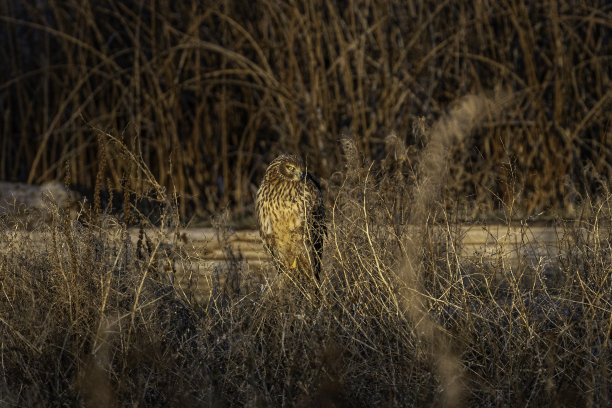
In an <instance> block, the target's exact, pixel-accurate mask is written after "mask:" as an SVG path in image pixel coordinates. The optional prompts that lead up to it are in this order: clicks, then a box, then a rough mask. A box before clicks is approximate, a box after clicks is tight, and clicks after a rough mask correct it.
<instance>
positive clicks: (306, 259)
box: [255, 154, 326, 280]
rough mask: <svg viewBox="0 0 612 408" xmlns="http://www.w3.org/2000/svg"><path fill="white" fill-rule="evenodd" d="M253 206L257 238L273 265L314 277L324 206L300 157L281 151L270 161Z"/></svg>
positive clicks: (316, 268) (317, 270)
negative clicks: (274, 263) (256, 224)
mask: <svg viewBox="0 0 612 408" xmlns="http://www.w3.org/2000/svg"><path fill="white" fill-rule="evenodd" d="M255 205H256V212H257V221H258V224H259V233H260V235H261V239H262V241H263V243H264V246H265V247H266V249H267V250H268V252H270V254H271V255H272V257H273V258H274V260H275V262H276V264H277V266H278V267H279V268H281V269H284V270H285V271H296V270H297V271H298V272H299V273H301V274H306V275H308V276H314V277H315V278H316V279H317V280H318V279H319V274H320V271H321V251H322V247H323V236H324V235H325V232H326V228H325V223H324V218H325V206H324V204H323V195H322V193H321V187H320V185H319V183H318V182H317V181H316V179H315V178H314V177H313V176H312V175H311V174H310V173H309V172H308V171H306V167H305V166H304V162H303V161H302V159H301V158H300V157H298V156H294V155H287V154H283V155H280V156H279V157H277V158H276V159H274V160H273V161H272V162H271V163H270V165H269V166H268V168H267V169H266V173H265V175H264V178H263V181H262V183H261V186H260V187H259V189H258V190H257V196H256V198H255Z"/></svg>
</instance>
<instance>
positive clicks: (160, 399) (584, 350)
mask: <svg viewBox="0 0 612 408" xmlns="http://www.w3.org/2000/svg"><path fill="white" fill-rule="evenodd" d="M494 102H495V101H494V100H488V99H486V98H485V99H481V100H478V99H476V100H475V99H471V98H468V99H465V100H463V101H462V102H461V103H459V104H458V107H457V109H456V110H454V111H453V112H452V113H451V115H450V116H449V117H448V118H444V119H442V121H441V123H454V120H455V119H457V117H456V115H466V112H469V109H466V106H470V104H471V103H485V105H486V104H490V103H494ZM475 118H477V116H476V117H473V118H472V119H475ZM470 122H471V121H470V120H469V119H466V120H465V121H464V122H463V123H470ZM469 127H470V126H468V128H469ZM433 129H438V130H440V131H442V130H443V129H445V127H444V126H437V125H436V126H434V127H433ZM455 129H456V128H455ZM443 134H444V135H446V138H444V137H442V135H443ZM451 136H461V132H458V133H454V134H452V133H451V134H448V133H441V134H440V136H439V137H438V140H439V141H440V142H441V143H440V144H437V147H435V146H436V145H428V146H425V151H427V152H429V153H430V154H428V155H426V156H425V157H429V158H432V159H433V160H440V161H441V162H440V163H433V162H430V163H429V164H430V166H431V167H432V168H435V167H437V166H440V165H442V166H443V163H444V161H445V159H446V156H447V155H448V151H446V153H444V146H445V145H447V144H448V143H450V142H452V141H453V138H452V137H451ZM428 139H431V140H435V139H436V137H434V136H433V135H432V136H431V137H429V136H428ZM388 143H397V139H396V138H395V137H389V140H388ZM343 147H344V148H343V151H344V153H343V154H344V155H345V157H346V159H345V168H344V170H343V171H341V172H338V173H337V174H336V175H335V178H334V180H332V183H331V184H332V186H331V187H330V188H331V191H330V194H331V196H332V201H333V203H334V204H333V206H332V208H330V213H331V215H330V220H329V234H328V237H327V240H326V245H325V252H324V257H323V261H324V270H323V273H322V279H321V282H320V283H318V284H317V287H312V286H309V287H302V286H300V285H301V284H300V283H299V282H295V281H291V280H287V276H288V275H285V274H284V273H283V272H281V273H280V274H277V273H276V271H275V269H274V267H272V266H270V268H269V270H267V271H264V275H263V276H262V278H261V279H259V280H257V279H255V280H254V278H253V276H251V275H250V274H249V273H248V270H249V269H248V265H246V264H245V263H244V261H242V260H241V259H240V255H239V254H234V253H231V251H230V250H229V249H228V254H227V255H228V257H227V258H228V261H227V264H226V265H225V266H224V267H223V268H222V269H218V270H216V271H209V273H212V275H213V276H215V277H217V278H218V277H219V275H220V274H223V275H224V279H214V280H213V287H212V290H211V292H210V294H209V297H208V299H207V301H205V302H196V301H195V300H194V296H193V292H192V291H190V290H189V287H188V286H185V285H183V286H179V285H177V284H176V283H175V282H176V272H175V270H174V268H173V265H177V264H181V265H182V266H183V267H185V268H188V266H189V263H190V262H191V260H190V259H189V258H188V256H186V254H185V253H184V252H182V251H181V250H180V245H175V244H172V243H170V244H167V243H166V244H165V245H164V246H161V245H157V244H155V242H156V240H153V239H149V237H147V236H145V235H144V234H143V235H142V236H141V238H140V239H139V240H138V242H136V243H135V244H133V243H132V241H130V240H129V239H128V233H127V223H126V222H124V221H119V220H117V219H116V217H115V216H112V215H109V214H108V212H109V209H106V210H105V209H103V208H100V207H99V204H96V203H99V202H100V200H94V205H93V206H91V207H89V208H83V210H82V211H81V212H79V213H78V214H77V218H76V219H72V218H71V217H70V216H69V213H68V212H65V211H64V210H63V205H56V204H54V203H53V202H49V203H48V207H49V213H51V214H53V217H52V219H51V220H50V221H49V222H47V223H41V224H39V225H38V226H34V227H33V226H30V228H34V229H35V230H38V231H43V232H46V233H47V234H48V236H49V237H50V239H49V240H48V241H46V243H45V245H42V246H41V245H35V244H33V243H32V242H29V241H28V240H27V238H25V236H24V235H23V234H21V235H19V234H13V233H12V232H11V230H10V228H8V225H11V226H13V228H14V225H15V224H16V222H17V220H15V219H13V218H12V217H14V216H11V215H10V214H8V215H7V214H5V215H3V218H2V220H0V222H1V223H2V225H0V227H1V228H0V230H1V231H2V232H1V233H0V240H1V245H0V247H1V256H0V294H1V296H0V361H1V362H2V364H0V404H2V405H8V406H11V405H14V406H40V405H44V406H66V405H81V406H96V407H102V406H109V407H110V406H134V405H138V406H147V407H148V406H160V407H162V406H163V407H167V406H182V407H191V406H193V407H195V406H304V407H312V406H346V407H360V406H363V407H371V406H385V407H386V406H447V407H452V406H555V407H559V406H608V405H609V404H610V401H611V399H612V372H611V371H610V367H612V354H611V352H612V344H611V342H610V334H611V332H612V331H611V329H612V320H611V319H610V316H611V315H612V305H611V304H610V299H612V281H611V276H610V270H611V268H612V263H611V259H612V257H611V252H610V248H611V247H612V241H611V240H612V230H610V225H612V206H610V200H609V199H608V200H606V201H605V202H604V203H603V205H598V206H596V207H594V208H592V209H591V211H588V212H585V213H590V214H593V216H591V217H588V218H584V219H582V220H580V221H579V222H575V223H567V224H565V225H563V224H562V223H561V222H560V221H559V223H560V224H561V225H563V226H564V227H565V231H566V234H567V235H564V236H560V237H559V245H560V246H562V247H564V248H561V249H562V250H560V251H557V252H556V254H555V255H553V256H548V257H540V258H538V259H535V260H529V259H524V260H522V261H521V262H519V264H518V265H512V266H510V265H508V264H506V263H504V260H503V258H501V257H500V258H495V257H493V258H486V257H483V258H481V259H480V260H475V259H473V258H470V259H468V258H462V257H461V255H460V254H461V248H460V247H459V246H458V242H459V240H457V239H456V238H457V237H456V236H455V234H454V231H455V230H456V229H457V228H456V227H457V226H458V225H459V224H457V222H456V219H453V218H452V216H451V215H450V214H449V213H447V212H446V210H445V208H444V206H443V205H441V203H440V202H439V194H440V191H439V190H438V191H436V190H431V189H427V188H422V187H423V184H427V183H434V184H439V183H441V179H442V178H443V176H444V173H443V172H439V173H437V174H435V173H431V172H427V171H424V172H422V173H421V174H417V176H418V177H416V178H414V177H412V176H411V173H410V172H407V171H405V170H402V164H403V163H405V158H404V157H402V155H397V156H396V155H390V156H388V157H386V158H385V161H384V163H385V164H384V165H383V164H379V166H380V167H384V166H387V167H388V168H389V169H391V170H390V171H376V172H375V171H373V170H372V169H373V164H374V163H372V162H371V161H369V160H368V159H366V158H364V155H363V153H360V151H359V149H358V146H357V144H356V143H355V142H354V140H352V139H351V138H349V137H346V138H344V139H343ZM396 147H397V148H398V149H399V151H401V145H400V144H397V145H396ZM116 148H117V149H119V150H125V151H126V153H125V156H124V157H126V158H127V157H129V154H128V152H129V150H128V149H127V147H125V146H124V145H122V144H118V145H117V146H116ZM404 151H406V150H404ZM131 157H132V159H133V160H136V161H137V162H136V163H134V165H133V166H134V168H135V169H139V170H137V171H135V175H136V176H137V177H138V178H139V179H138V181H139V182H140V183H142V184H143V185H144V184H148V185H149V186H150V188H149V190H151V191H156V192H157V193H156V195H154V196H153V197H152V198H154V199H157V200H159V201H160V204H159V206H160V207H161V208H162V211H161V217H160V219H159V220H156V221H157V222H156V223H157V225H158V226H157V227H156V228H157V231H158V233H159V234H167V233H168V231H172V230H173V228H175V227H176V226H177V225H178V218H179V216H178V212H177V211H176V205H175V204H172V202H173V200H169V199H168V197H166V196H164V192H163V189H162V188H161V186H160V185H159V184H158V183H157V182H156V181H155V180H154V179H152V178H150V177H151V173H150V172H148V171H146V167H145V166H144V165H143V164H142V160H141V159H138V156H137V155H132V156H131ZM419 167H421V168H423V167H429V166H426V164H423V166H419ZM423 175H425V176H429V177H421V176H423ZM391 186H392V188H391ZM98 190H99V188H98ZM98 194H99V191H98V192H97V194H96V196H97V195H98ZM608 197H610V195H608ZM417 201H418V202H419V203H420V204H419V205H417V208H428V210H427V211H415V212H412V211H410V209H411V208H412V207H413V206H415V205H416V204H417ZM421 204H422V205H421ZM585 205H586V204H585ZM124 207H125V208H129V209H130V210H134V211H135V208H134V207H133V206H130V205H129V203H126V205H125V206H124ZM406 210H408V212H407V213H406ZM128 212H129V211H128ZM406 214H408V215H406ZM406 216H407V217H408V220H410V221H411V224H412V225H418V226H420V232H416V233H415V231H414V228H413V227H410V226H409V225H408V223H407V222H406ZM124 217H125V215H124ZM131 217H133V218H136V222H138V223H142V224H143V226H147V228H148V229H147V230H148V231H151V230H150V228H152V225H151V224H148V221H147V218H146V217H143V216H140V215H138V214H137V213H133V214H132V215H131ZM125 218H126V219H127V217H125ZM508 221H509V220H508ZM7 224H8V225H7ZM523 225H524V228H525V232H526V234H525V236H526V237H527V236H528V231H529V227H528V225H527V223H526V222H525V223H524V224H523ZM434 226H435V227H436V228H432V227H434ZM441 227H442V228H441ZM218 228H219V239H220V240H221V241H223V240H225V239H227V233H228V231H227V230H225V229H223V225H222V224H220V225H219V226H218ZM440 231H446V232H444V233H441V232H440ZM533 244H534V245H537V243H533ZM525 245H530V243H529V242H528V241H526V242H525ZM221 282H222V283H221Z"/></svg>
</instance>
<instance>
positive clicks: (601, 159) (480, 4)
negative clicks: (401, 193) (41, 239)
mask: <svg viewBox="0 0 612 408" xmlns="http://www.w3.org/2000/svg"><path fill="white" fill-rule="evenodd" d="M611 14H612V6H611V5H610V4H609V2H607V1H604V0H594V1H589V2H585V1H578V0H561V1H556V0H544V1H537V2H536V1H525V0H504V1H500V2H492V1H485V0H472V1H465V2H451V1H442V2H440V1H433V0H416V1H376V2H374V1H351V0H348V1H324V2H319V1H286V2H277V1H271V0H262V1H256V2H249V3H248V5H246V4H245V3H244V2H242V1H231V0H225V1H195V0H187V1H181V2H169V1H150V2H138V1H116V0H103V1H71V0H58V1H49V2H38V1H28V2H21V1H14V0H3V1H2V2H0V21H1V22H2V23H1V24H0V58H2V60H3V64H0V116H1V119H0V122H1V123H2V126H0V135H1V145H2V149H1V150H0V179H4V180H15V181H28V182H33V183H40V182H43V181H46V180H50V179H60V180H62V179H64V176H65V172H66V170H67V169H68V170H69V171H70V173H71V178H72V183H73V184H74V185H76V186H78V187H79V188H83V189H87V188H91V187H93V185H94V184H95V181H96V174H97V173H98V170H99V167H100V162H101V160H102V161H104V160H106V162H107V163H106V165H105V168H104V169H105V170H104V174H103V179H104V183H105V185H106V188H107V189H110V190H113V189H121V188H129V189H130V190H132V191H138V190H139V189H142V188H143V187H142V186H138V185H137V184H138V182H137V181H133V180H132V181H130V177H129V176H130V174H131V172H133V171H134V170H133V169H132V168H131V167H130V164H129V162H128V161H125V160H122V159H121V158H120V156H117V155H115V154H114V152H113V149H112V146H108V149H106V150H105V151H106V153H105V154H106V156H105V157H104V158H102V157H101V153H100V143H107V142H106V141H104V140H99V138H98V137H97V136H96V135H97V131H96V129H97V128H99V129H103V130H105V131H108V132H109V133H111V134H115V135H117V136H118V137H119V138H121V139H122V140H124V141H125V143H126V144H127V145H128V146H130V147H131V148H132V149H133V151H134V152H137V153H138V154H141V155H142V157H143V158H144V160H145V162H146V163H147V164H148V166H149V168H150V169H151V170H152V172H153V175H154V176H155V177H156V178H157V180H159V182H160V183H161V184H162V185H164V186H165V187H166V188H168V190H169V191H171V192H177V193H178V194H179V196H180V198H179V200H180V201H179V204H180V209H181V212H182V214H183V215H184V216H185V215H189V214H193V213H194V212H195V213H198V214H200V215H201V216H206V217H207V216H208V215H210V214H211V213H214V212H216V211H218V210H219V209H220V208H224V207H227V208H229V209H231V210H232V211H233V215H234V217H235V218H243V217H244V216H248V215H249V214H251V212H252V203H253V195H254V191H255V189H256V186H257V184H258V183H259V180H260V178H261V176H262V174H263V171H264V170H265V166H266V164H267V163H268V162H269V161H270V160H271V159H273V157H274V156H275V155H276V154H278V153H280V152H292V153H300V154H302V155H303V156H305V157H306V158H307V160H308V163H309V165H310V166H311V167H312V168H313V169H314V170H315V172H316V173H318V174H319V175H320V176H321V177H322V178H324V179H327V178H330V177H331V176H332V174H333V173H334V171H337V170H339V169H340V167H341V164H340V163H341V151H340V146H339V138H340V135H341V133H342V132H347V133H350V134H352V135H353V136H354V138H355V139H356V140H357V143H358V148H359V149H360V151H361V152H362V153H363V155H364V157H366V158H368V159H373V160H378V159H383V158H384V157H385V156H386V155H387V154H389V153H392V152H389V151H387V149H386V146H385V143H384V140H385V137H386V136H387V135H388V134H389V133H390V132H392V131H395V132H396V133H397V135H398V138H399V139H400V140H401V141H403V143H404V144H405V145H407V146H408V147H409V151H410V152H411V154H412V157H414V158H416V157H418V154H419V151H420V149H421V148H422V146H423V145H424V143H425V141H423V140H421V139H420V138H419V136H418V135H419V134H420V133H419V132H414V131H413V128H414V126H415V124H419V123H422V118H424V123H425V124H430V123H432V122H434V121H435V120H436V119H437V118H438V117H439V116H440V115H441V114H443V113H444V112H445V111H446V110H447V109H448V107H449V106H452V102H453V101H454V100H455V99H457V98H458V97H461V96H463V95H465V94H469V93H480V92H489V91H492V90H493V89H496V88H497V89H504V90H506V91H511V92H512V94H513V95H514V102H513V104H512V105H511V106H509V107H508V108H507V109H506V110H505V112H504V114H503V115H502V118H501V119H496V120H494V121H493V120H491V121H488V122H485V123H482V124H480V126H479V128H478V130H477V131H476V132H475V133H474V134H473V135H472V137H471V138H468V139H466V140H465V141H464V142H462V143H461V144H460V145H457V146H453V152H452V158H453V160H452V162H451V163H450V170H451V171H450V174H451V176H450V180H449V182H448V183H447V186H448V187H447V189H446V197H448V198H451V199H452V200H453V202H457V201H459V202H461V201H463V202H465V203H467V204H469V205H470V207H471V208H478V209H484V211H485V212H487V211H488V212H494V211H496V209H498V208H499V207H500V205H503V204H506V205H508V204H509V203H512V205H513V206H516V207H517V208H520V209H521V210H522V211H524V213H525V214H534V213H539V212H540V211H542V210H554V211H557V212H568V211H570V212H571V209H572V208H573V207H574V206H575V205H576V203H579V202H580V201H581V199H582V198H584V197H586V196H589V198H590V197H597V196H598V195H599V194H600V192H601V190H602V187H605V186H606V185H607V184H608V183H609V180H610V176H611V175H612V170H611V166H610V163H612V150H611V146H612V140H611V136H610V135H611V133H610V111H611V110H610V108H611V106H612V104H611V101H612V91H611V90H610V89H611V87H610V77H611V66H612V64H611V59H612V49H611V47H610V34H611V31H612V23H611V21H612V18H611ZM410 149H412V150H410ZM107 159H108V160H107ZM66 162H67V163H68V166H66ZM126 180H127V181H126ZM474 204H476V205H474Z"/></svg>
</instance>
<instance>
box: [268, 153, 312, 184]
mask: <svg viewBox="0 0 612 408" xmlns="http://www.w3.org/2000/svg"><path fill="white" fill-rule="evenodd" d="M271 170H272V171H275V172H278V174H280V175H281V177H283V178H284V179H286V180H290V181H301V180H304V178H305V177H306V171H305V166H304V162H303V161H302V159H301V158H300V157H299V156H294V155H289V154H283V155H280V156H278V157H277V158H276V159H274V161H273V162H272V163H270V166H269V167H268V171H271Z"/></svg>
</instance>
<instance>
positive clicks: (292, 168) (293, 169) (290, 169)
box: [287, 165, 295, 172]
mask: <svg viewBox="0 0 612 408" xmlns="http://www.w3.org/2000/svg"><path fill="white" fill-rule="evenodd" d="M287 170H289V171H291V172H293V171H295V167H293V166H292V165H288V166H287Z"/></svg>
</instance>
